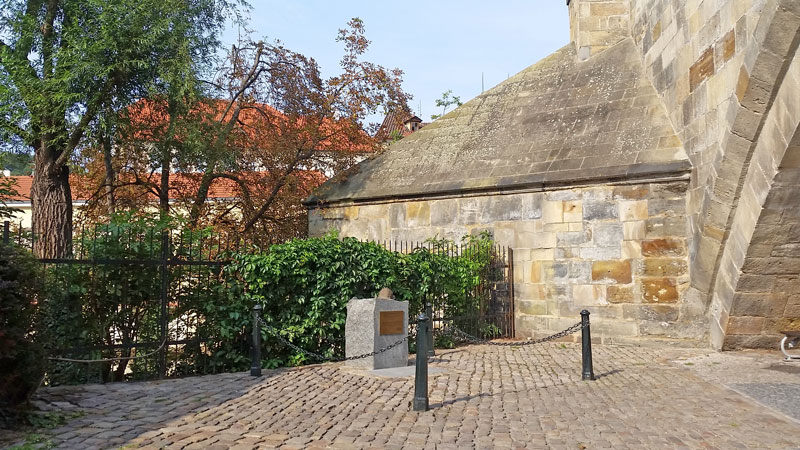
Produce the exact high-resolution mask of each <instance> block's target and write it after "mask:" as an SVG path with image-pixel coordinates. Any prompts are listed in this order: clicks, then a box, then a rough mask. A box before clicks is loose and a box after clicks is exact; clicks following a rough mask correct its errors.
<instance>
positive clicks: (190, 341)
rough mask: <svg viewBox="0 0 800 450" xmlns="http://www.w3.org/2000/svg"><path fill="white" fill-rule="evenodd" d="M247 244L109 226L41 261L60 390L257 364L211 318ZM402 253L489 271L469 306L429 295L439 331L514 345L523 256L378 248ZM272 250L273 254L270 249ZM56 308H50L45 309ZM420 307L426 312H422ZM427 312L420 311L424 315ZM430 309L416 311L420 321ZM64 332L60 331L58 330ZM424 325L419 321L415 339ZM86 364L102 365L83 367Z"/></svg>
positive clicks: (497, 249) (243, 338) (476, 249)
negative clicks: (226, 356)
mask: <svg viewBox="0 0 800 450" xmlns="http://www.w3.org/2000/svg"><path fill="white" fill-rule="evenodd" d="M2 240H3V242H4V243H12V242H13V243H16V244H17V245H21V246H24V247H27V248H33V242H34V240H35V236H33V235H31V233H30V232H29V231H27V230H24V229H23V228H22V227H17V229H15V230H11V227H10V224H9V222H5V223H4V224H3V229H2ZM250 242H251V241H250V240H249V239H248V238H247V236H242V235H238V234H233V233H216V232H209V231H192V230H172V229H167V228H157V227H135V226H118V225H103V226H97V227H91V228H83V229H79V230H77V232H76V234H75V239H74V242H73V251H72V254H71V256H70V257H67V258H54V259H47V258H45V259H40V262H41V263H42V265H43V266H44V269H45V270H44V271H43V273H44V276H45V280H44V281H45V286H46V294H45V296H44V297H45V298H50V299H57V300H58V301H57V302H52V303H53V304H56V303H57V304H58V305H60V308H61V309H57V310H52V309H50V310H48V313H47V317H45V318H44V320H45V322H46V325H47V327H46V328H47V330H48V332H54V333H56V334H57V335H58V336H57V338H58V339H55V340H53V339H51V340H50V341H51V342H52V341H55V342H58V348H50V349H48V352H49V353H50V354H51V355H53V356H54V357H55V358H54V360H53V361H52V363H51V365H50V368H49V370H48V375H47V381H48V382H49V383H50V384H62V383H85V382H106V381H125V380H146V379H154V378H164V377H177V376H187V375H196V374H208V373H217V372H220V371H225V370H226V369H227V370H229V368H226V367H223V366H220V365H219V363H218V361H219V359H218V358H215V356H218V354H217V352H220V351H228V352H235V353H238V354H240V355H248V354H249V353H250V351H251V347H252V345H251V342H250V341H251V339H252V337H251V336H252V333H250V332H249V331H250V330H245V329H243V330H242V332H241V333H239V334H238V335H237V336H234V337H230V336H221V335H219V333H218V332H217V331H218V330H215V329H213V327H210V326H207V324H206V323H205V320H204V318H205V317H208V316H207V314H208V311H206V310H205V309H204V308H205V306H206V305H208V304H209V303H216V304H224V302H226V299H229V298H230V296H231V295H243V293H242V292H239V293H237V292H233V291H234V290H235V289H238V288H239V286H237V285H235V283H234V285H231V284H230V283H229V280H228V278H227V277H225V276H223V269H224V267H225V266H226V265H227V264H228V263H229V262H230V257H231V256H232V255H233V254H235V253H239V252H244V251H247V252H253V251H261V250H259V249H258V248H256V247H254V246H253V245H251V243H250ZM376 243H377V244H379V245H381V246H383V247H384V248H386V249H387V250H390V251H394V252H400V253H406V254H408V253H413V252H427V253H428V254H430V255H433V256H438V257H444V258H469V259H472V260H474V261H476V263H478V264H480V265H481V267H482V268H481V273H480V275H479V283H477V285H476V286H475V287H474V289H472V291H471V292H465V293H463V294H464V295H463V298H459V299H455V298H449V297H448V296H447V295H444V294H441V292H443V291H442V290H438V289H437V288H436V286H437V283H439V282H440V283H444V282H446V280H434V282H433V283H431V286H432V288H431V290H430V292H428V293H427V300H428V302H429V303H430V316H431V317H432V319H433V329H434V330H436V329H438V328H443V327H444V326H445V325H446V324H447V323H451V324H455V326H457V327H458V328H459V329H461V330H464V331H465V332H467V333H470V334H471V335H474V336H478V337H480V338H490V339H491V338H498V337H513V336H514V301H513V282H512V280H513V270H514V269H513V263H512V261H513V250H512V249H510V248H506V247H503V246H498V245H486V244H475V243H470V242H466V243H461V244H455V243H452V242H445V241H425V242H411V241H400V240H396V241H383V242H376ZM264 251H266V250H264ZM45 301H47V300H45ZM421 304H422V303H421V302H420V303H418V304H417V305H421ZM415 308H417V309H418V308H420V306H415ZM420 312H422V311H421V310H412V311H410V314H411V318H412V319H413V318H414V317H416V316H417V315H418V314H419V313H420ZM53 330H55V331H53ZM415 331H416V324H415V322H414V321H413V320H411V321H410V330H409V334H410V335H412V336H413V334H414V333H415ZM79 361H92V362H90V363H81V362H79Z"/></svg>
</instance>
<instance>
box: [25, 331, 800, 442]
mask: <svg viewBox="0 0 800 450" xmlns="http://www.w3.org/2000/svg"><path fill="white" fill-rule="evenodd" d="M709 355H710V356H709ZM717 355H720V354H716V353H712V352H711V351H709V350H696V349H695V350H681V349H671V348H670V349H651V348H641V347H631V346H595V348H594V361H595V374H596V375H597V376H598V379H597V380H596V381H593V382H583V381H580V347H579V346H578V345H575V344H561V343H552V344H544V345H537V346H530V347H489V346H469V347H462V348H458V349H455V350H450V351H441V352H440V353H439V355H438V356H437V357H436V359H435V361H434V362H433V363H432V365H433V366H435V367H439V368H443V369H445V372H444V373H442V374H439V375H433V376H431V380H430V401H431V411H428V412H424V413H418V412H413V411H410V407H409V404H410V401H411V398H412V396H413V378H379V377H374V376H369V375H366V374H364V373H363V372H359V371H356V370H353V369H348V368H345V367H343V366H342V365H341V364H325V365H318V366H310V367H304V368H299V369H293V370H281V371H266V372H265V376H263V377H261V378H258V379H253V378H251V377H250V376H248V375H247V374H226V375H214V376H205V377H196V378H185V379H179V380H167V381H162V382H147V383H127V384H122V383H118V384H109V385H89V386H82V387H64V388H49V389H44V390H42V391H41V392H40V393H39V394H38V396H39V403H40V404H42V405H45V406H47V407H50V408H55V409H63V410H80V411H83V412H85V415H84V416H82V417H79V418H76V419H73V420H71V421H70V422H69V423H68V424H66V425H65V426H62V427H61V428H57V429H54V430H50V431H49V432H48V433H49V434H50V435H51V439H52V441H53V442H54V443H56V444H58V445H59V446H60V447H63V448H81V449H83V448H120V447H125V448H132V447H139V446H142V447H147V448H163V447H166V448H186V449H195V448H198V449H199V448H207V449H215V448H219V449H222V448H235V449H250V448H281V449H299V448H308V449H315V448H386V449H395V448H397V449H399V448H409V449H417V448H429V449H462V448H478V449H483V448H486V449H488V448H500V449H506V448H535V449H540V448H554V449H572V450H578V449H595V448H615V449H618V448H635V449H653V448H669V449H681V448H704V449H735V448H800V422H797V421H794V420H793V419H791V418H790V417H788V416H786V415H783V414H781V413H780V412H777V411H775V410H772V409H770V408H767V407H765V406H763V405H761V404H759V403H756V402H755V401H753V400H752V399H750V398H749V397H747V396H745V395H742V394H740V393H738V392H736V391H734V390H732V389H729V388H727V387H725V386H723V385H721V383H722V384H724V383H725V380H722V381H720V378H719V374H717V375H714V373H715V372H714V370H712V368H711V367H712V366H724V367H728V366H725V365H724V364H713V362H715V361H716V362H719V361H717V360H713V359H709V360H704V359H703V358H720V356H717ZM722 355H730V354H722ZM773 356H774V359H775V360H776V361H779V357H778V356H777V354H775V353H773ZM706 362H707V363H708V364H706ZM739 362H740V363H742V361H739ZM740 369H741V366H740ZM726 370H734V368H733V366H731V367H728V368H727V369H726ZM782 375H787V376H795V375H794V374H791V373H784V374H782ZM715 376H717V378H714V377H715ZM734 382H735V383H754V384H758V383H759V380H758V379H750V380H746V379H743V378H742V377H741V376H740V377H738V378H735V379H734ZM771 382H774V380H771Z"/></svg>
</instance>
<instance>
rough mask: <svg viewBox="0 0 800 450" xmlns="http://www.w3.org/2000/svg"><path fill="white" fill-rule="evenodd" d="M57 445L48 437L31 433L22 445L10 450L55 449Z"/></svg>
mask: <svg viewBox="0 0 800 450" xmlns="http://www.w3.org/2000/svg"><path fill="white" fill-rule="evenodd" d="M55 446H56V444H55V443H54V442H53V441H52V440H51V439H50V438H49V437H47V436H45V435H43V434H39V433H30V434H27V435H26V436H25V441H24V442H23V443H22V444H19V445H15V446H13V447H11V449H10V450H42V449H45V450H46V449H51V448H55Z"/></svg>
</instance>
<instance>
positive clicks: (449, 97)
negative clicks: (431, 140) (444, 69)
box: [431, 89, 463, 120]
mask: <svg viewBox="0 0 800 450" xmlns="http://www.w3.org/2000/svg"><path fill="white" fill-rule="evenodd" d="M453 105H455V106H456V107H458V106H461V105H463V103H461V97H459V96H457V95H453V90H452V89H448V90H447V91H445V92H443V93H442V98H437V99H436V106H437V107H439V108H442V113H441V114H431V120H436V119H438V118H439V117H442V116H443V115H444V114H445V113H446V112H447V108H449V107H451V106H453Z"/></svg>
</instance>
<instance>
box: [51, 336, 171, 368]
mask: <svg viewBox="0 0 800 450" xmlns="http://www.w3.org/2000/svg"><path fill="white" fill-rule="evenodd" d="M166 343H167V340H166V339H164V340H163V341H161V345H159V346H158V348H156V349H155V350H153V351H152V352H150V353H145V354H144V355H136V356H121V357H118V358H101V359H72V358H56V357H49V358H47V359H49V360H50V361H61V362H72V363H99V362H117V361H128V360H134V359H142V358H147V357H150V356H153V355H155V354H156V353H158V352H160V351H161V349H162V348H164V345H166Z"/></svg>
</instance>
